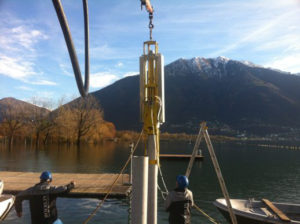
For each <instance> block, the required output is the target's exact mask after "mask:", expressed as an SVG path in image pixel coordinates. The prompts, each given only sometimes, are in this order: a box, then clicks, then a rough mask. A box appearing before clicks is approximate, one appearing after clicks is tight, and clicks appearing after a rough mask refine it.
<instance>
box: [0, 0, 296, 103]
mask: <svg viewBox="0 0 300 224" xmlns="http://www.w3.org/2000/svg"><path fill="white" fill-rule="evenodd" d="M151 3H152V5H153V6H154V10H155V13H154V21H153V22H154V25H155V27H154V30H153V37H154V39H155V40H157V41H158V43H159V48H160V52H161V53H162V54H163V55H164V56H165V63H166V64H168V63H170V62H172V61H174V60H176V59H178V58H187V59H189V58H192V57H197V56H199V57H209V58H214V57H218V56H225V57H228V58H231V59H234V60H247V61H251V62H253V63H255V64H258V65H262V66H265V67H272V68H277V69H280V70H283V71H288V72H292V73H300V26H299V24H300V0H250V1H242V0H224V1H221V0H218V1H216V0H152V1H151ZM62 4H63V6H64V10H65V12H66V15H67V18H68V22H69V25H70V29H71V32H72V36H73V40H74V42H75V46H76V50H77V54H78V57H79V61H80V65H81V68H82V71H84V41H83V40H84V33H83V12H82V2H81V1H80V0H77V1H75V0H62ZM0 14H1V17H0V24H1V26H0V98H3V97H15V98H18V99H22V100H27V101H30V100H31V99H32V98H33V97H35V98H39V99H41V100H52V101H54V102H57V101H58V99H60V98H62V97H64V98H66V99H70V98H72V97H75V96H78V95H79V94H78V90H77V87H76V83H75V79H74V77H73V70H72V67H71V63H70V59H69V55H68V51H67V48H66V45H65V41H64V38H63V34H62V31H61V28H60V26H59V22H58V19H57V17H56V14H55V10H54V8H53V5H52V1H51V0H0ZM89 14H90V58H91V63H90V70H91V83H90V85H91V88H90V91H96V90H98V89H101V88H103V87H104V86H107V85H109V84H111V83H113V82H115V81H116V80H118V79H121V78H123V77H125V76H129V75H134V74H138V70H139V67H138V66H139V63H138V58H139V56H140V55H141V54H142V45H143V41H146V40H148V38H149V31H148V22H149V21H148V15H147V13H146V12H145V10H143V11H141V9H140V1H139V0H89Z"/></svg>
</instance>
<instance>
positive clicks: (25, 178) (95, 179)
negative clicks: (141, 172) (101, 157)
mask: <svg viewBox="0 0 300 224" xmlns="http://www.w3.org/2000/svg"><path fill="white" fill-rule="evenodd" d="M117 176H118V174H78V173H52V177H53V181H52V183H51V184H52V185H56V186H59V185H65V184H68V183H69V182H70V181H75V184H76V186H75V188H74V189H72V190H71V191H70V193H69V194H67V195H66V197H71V198H103V197H104V196H105V195H106V192H107V191H108V189H109V188H110V186H111V185H112V183H113V182H114V180H115V178H117ZM39 177H40V173H33V172H3V171H0V179H1V180H3V182H4V192H3V193H6V194H14V195H16V194H17V193H19V192H21V191H23V190H25V189H27V188H29V187H31V186H33V185H34V184H36V183H38V182H39V180H40V179H39ZM128 182H129V175H128V174H123V175H121V176H120V178H119V180H118V181H117V183H116V185H115V186H114V187H113V189H112V192H111V193H110V195H109V198H125V197H127V196H128V194H129V193H130V191H131V186H130V185H129V184H128Z"/></svg>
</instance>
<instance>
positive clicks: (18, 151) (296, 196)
mask: <svg viewBox="0 0 300 224" xmlns="http://www.w3.org/2000/svg"><path fill="white" fill-rule="evenodd" d="M214 147H215V151H216V155H217V157H218V160H219V163H220V166H221V169H222V173H223V176H224V178H225V182H226V184H227V188H228V191H229V194H230V196H231V197H232V198H246V199H247V198H256V199H261V198H268V199H270V200H272V201H280V202H293V203H300V189H299V187H300V151H292V150H287V149H267V148H261V147H258V146H253V145H252V146H251V145H246V144H232V143H217V144H214ZM192 148H193V144H188V142H179V141H178V142H161V152H162V153H190V152H191V151H192ZM202 148H203V150H202V151H203V155H204V156H205V159H204V161H203V162H197V163H196V164H195V166H194V168H193V170H192V173H191V176H190V187H189V188H190V189H191V190H192V191H193V193H194V199H195V202H196V204H197V205H198V206H199V207H200V208H202V209H203V210H204V211H206V212H207V213H208V214H209V215H211V216H212V217H214V218H215V219H216V220H218V221H219V222H220V223H226V221H225V220H224V219H223V217H222V216H221V215H220V214H219V212H218V211H217V209H216V208H215V207H214V206H213V205H212V202H213V201H214V200H215V199H216V198H219V197H222V194H221V190H220V187H219V184H218V181H217V178H216V174H215V172H214V169H213V166H212V162H211V160H210V158H209V155H208V152H207V149H206V148H205V147H204V146H203V147H202ZM129 154H130V149H129V147H128V145H127V144H124V145H121V144H116V143H111V142H110V143H106V144H104V145H97V146H84V147H81V149H77V148H75V147H67V146H57V145H51V146H46V147H41V148H39V149H37V150H36V149H33V148H31V147H30V146H27V147H25V146H24V145H16V146H14V148H13V149H10V150H8V149H7V148H6V147H5V146H4V145H0V170H1V171H34V172H41V171H43V170H51V171H52V172H70V173H72V172H77V173H111V172H115V173H117V172H119V170H120V169H121V167H122V165H123V164H124V162H125V161H126V160H127V158H128V156H129ZM137 154H140V155H141V154H143V146H140V147H139V148H138V151H137ZM187 165H188V161H162V172H163V174H164V177H165V180H166V183H167V186H168V188H169V189H172V188H174V186H175V178H176V175H177V174H184V173H185V170H186V167H187ZM0 179H1V177H0ZM160 185H161V183H160ZM158 200H159V202H158V203H159V205H158V223H168V222H167V220H168V214H167V213H165V212H164V209H163V200H162V198H161V196H160V195H159V199H158ZM98 202H99V201H98V200H96V199H66V198H59V199H58V200H57V205H58V209H59V216H60V218H61V219H62V220H63V222H64V223H72V224H76V223H83V221H84V220H85V219H86V218H87V217H88V215H89V214H90V213H91V212H92V211H93V209H94V208H95V207H96V205H97V204H98ZM23 207H24V212H23V213H24V214H23V217H22V218H21V219H19V218H17V216H16V214H15V212H14V210H12V211H11V213H10V214H9V216H8V217H7V219H6V220H5V221H4V222H3V223H7V224H11V223H30V214H29V208H28V202H23ZM127 222H128V200H126V199H124V200H109V201H108V202H106V203H104V206H103V207H102V208H101V209H100V210H99V211H98V213H97V215H96V216H95V217H94V218H93V219H92V220H91V221H90V223H104V224H106V223H107V224H110V223H115V224H117V223H120V224H121V223H127ZM192 223H195V224H196V223H209V221H208V220H207V219H206V218H204V217H203V216H201V215H200V214H198V213H197V211H194V212H193V216H192Z"/></svg>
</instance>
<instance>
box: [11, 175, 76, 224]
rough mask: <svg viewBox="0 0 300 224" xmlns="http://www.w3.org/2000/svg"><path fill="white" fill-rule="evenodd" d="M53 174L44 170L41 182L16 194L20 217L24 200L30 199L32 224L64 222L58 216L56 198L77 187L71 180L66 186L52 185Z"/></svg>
mask: <svg viewBox="0 0 300 224" xmlns="http://www.w3.org/2000/svg"><path fill="white" fill-rule="evenodd" d="M51 182H52V174H51V172H49V171H44V172H42V174H41V176H40V182H39V183H38V184H36V185H34V186H33V187H30V188H28V189H27V190H25V191H22V192H20V193H19V194H18V195H17V196H16V201H15V209H16V212H17V216H18V217H22V202H23V200H29V205H30V213H31V223H32V224H62V222H61V220H60V219H58V217H57V208H56V198H57V197H59V196H63V195H64V194H66V193H68V192H69V191H70V190H71V189H72V188H74V187H75V183H74V182H73V181H71V182H70V183H69V184H67V185H65V186H57V187H56V186H51V185H50V184H51Z"/></svg>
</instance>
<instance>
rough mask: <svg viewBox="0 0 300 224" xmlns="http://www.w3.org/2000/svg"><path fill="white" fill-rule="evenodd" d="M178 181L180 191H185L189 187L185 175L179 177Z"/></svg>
mask: <svg viewBox="0 0 300 224" xmlns="http://www.w3.org/2000/svg"><path fill="white" fill-rule="evenodd" d="M176 181H177V184H178V188H179V189H184V188H186V187H188V186H189V179H188V178H187V177H186V176H184V175H178V176H177V177H176Z"/></svg>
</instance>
